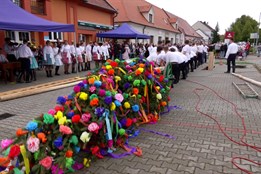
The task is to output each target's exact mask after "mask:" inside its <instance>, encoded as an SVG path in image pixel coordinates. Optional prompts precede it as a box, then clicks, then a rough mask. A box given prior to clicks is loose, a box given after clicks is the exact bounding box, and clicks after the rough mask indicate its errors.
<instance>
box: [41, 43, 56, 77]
mask: <svg viewBox="0 0 261 174" xmlns="http://www.w3.org/2000/svg"><path fill="white" fill-rule="evenodd" d="M43 54H44V66H45V71H46V76H47V77H53V76H52V69H53V65H54V62H55V60H54V53H53V48H52V46H51V42H50V41H49V40H48V41H46V45H45V47H44V50H43Z"/></svg>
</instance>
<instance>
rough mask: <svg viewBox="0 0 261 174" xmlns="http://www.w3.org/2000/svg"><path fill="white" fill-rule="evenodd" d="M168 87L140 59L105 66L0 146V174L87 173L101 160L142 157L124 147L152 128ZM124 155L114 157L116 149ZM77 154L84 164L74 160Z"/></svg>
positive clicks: (134, 149) (136, 150) (163, 106)
mask: <svg viewBox="0 0 261 174" xmlns="http://www.w3.org/2000/svg"><path fill="white" fill-rule="evenodd" d="M169 91H170V88H169V83H168V79H167V78H165V76H164V75H163V73H162V72H161V71H160V69H155V68H153V65H151V64H150V63H149V62H146V60H145V59H134V60H132V61H130V62H128V63H127V62H125V61H120V60H117V59H116V60H115V61H112V60H107V62H105V64H104V65H103V66H102V68H101V69H99V70H97V71H95V72H93V73H92V74H91V73H90V74H88V76H87V77H86V79H85V80H83V81H82V82H80V83H79V84H77V85H76V86H74V88H73V90H72V92H71V93H70V94H69V95H67V96H59V97H58V98H57V105H56V106H54V108H52V109H50V110H49V111H48V112H47V113H44V114H42V115H41V116H40V117H38V118H36V119H34V120H33V121H31V122H29V123H28V124H27V125H26V127H25V128H24V129H18V130H17V132H16V137H15V138H12V139H6V140H2V141H1V148H2V152H3V153H2V154H3V155H2V158H0V166H1V170H2V172H3V173H9V172H10V173H15V174H19V173H21V172H23V171H24V172H25V173H26V174H29V173H30V172H31V173H35V174H38V173H53V174H54V173H59V174H62V173H67V172H74V171H75V170H79V169H81V168H83V167H84V166H85V167H88V166H89V165H90V162H91V161H92V160H94V159H95V158H98V159H100V158H103V157H104V156H105V155H108V156H112V157H116V158H118V157H123V156H126V155H130V154H135V155H137V156H141V155H142V151H141V149H140V148H139V147H130V146H128V144H127V143H126V142H127V139H128V136H129V134H134V133H135V128H137V126H139V125H141V124H145V123H155V122H157V121H158V120H159V117H160V113H161V112H163V111H164V109H166V106H168V101H169V96H168V94H169ZM119 147H120V148H123V149H124V150H126V151H127V152H126V153H125V154H117V148H119ZM79 152H81V153H82V154H83V155H81V156H83V159H78V160H77V162H76V156H77V154H78V153H79Z"/></svg>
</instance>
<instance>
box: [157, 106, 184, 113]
mask: <svg viewBox="0 0 261 174" xmlns="http://www.w3.org/2000/svg"><path fill="white" fill-rule="evenodd" d="M167 109H168V110H167V111H164V112H161V113H160V114H161V115H164V114H167V113H169V112H170V111H172V110H179V109H182V108H181V107H179V106H168V107H167Z"/></svg>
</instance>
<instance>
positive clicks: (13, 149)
mask: <svg viewBox="0 0 261 174" xmlns="http://www.w3.org/2000/svg"><path fill="white" fill-rule="evenodd" d="M20 153H21V152H20V146H18V145H14V146H12V147H11V149H10V152H9V155H8V157H9V158H10V159H14V158H15V157H17V156H18V155H19V154H20Z"/></svg>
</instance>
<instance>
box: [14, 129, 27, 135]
mask: <svg viewBox="0 0 261 174" xmlns="http://www.w3.org/2000/svg"><path fill="white" fill-rule="evenodd" d="M27 133H28V131H25V130H23V129H21V128H19V129H17V130H16V136H17V137H21V136H24V135H26V134H27Z"/></svg>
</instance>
